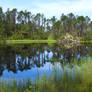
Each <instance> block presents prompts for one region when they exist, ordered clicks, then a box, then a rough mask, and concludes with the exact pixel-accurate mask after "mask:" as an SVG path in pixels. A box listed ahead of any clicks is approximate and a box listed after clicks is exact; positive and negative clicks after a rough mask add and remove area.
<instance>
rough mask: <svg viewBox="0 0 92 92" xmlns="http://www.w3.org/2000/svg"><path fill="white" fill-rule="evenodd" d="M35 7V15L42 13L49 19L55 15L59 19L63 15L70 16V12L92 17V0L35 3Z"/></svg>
mask: <svg viewBox="0 0 92 92" xmlns="http://www.w3.org/2000/svg"><path fill="white" fill-rule="evenodd" d="M34 5H35V6H36V7H37V8H36V9H33V10H32V11H33V12H34V13H37V12H41V13H44V14H45V15H46V16H47V17H51V16H54V15H55V16H57V17H59V16H60V15H61V14H62V13H65V14H68V13H70V12H73V13H75V14H77V15H84V16H87V15H88V16H90V17H92V0H75V1H70V0H68V1H67V0H63V1H60V2H59V1H58V2H53V3H34Z"/></svg>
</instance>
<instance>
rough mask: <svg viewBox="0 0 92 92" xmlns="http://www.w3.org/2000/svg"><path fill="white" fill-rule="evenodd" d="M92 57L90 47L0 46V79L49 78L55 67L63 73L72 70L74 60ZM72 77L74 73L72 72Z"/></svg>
mask: <svg viewBox="0 0 92 92" xmlns="http://www.w3.org/2000/svg"><path fill="white" fill-rule="evenodd" d="M91 56H92V47H91V45H82V46H79V47H76V48H72V49H66V48H61V47H59V46H57V45H56V44H30V45H23V44H22V45H11V46H0V79H2V78H5V79H11V78H13V79H17V80H20V79H25V80H26V79H28V78H30V79H31V80H32V81H34V80H35V79H36V78H37V77H38V75H39V76H40V77H41V76H42V75H46V76H47V77H49V76H51V75H52V73H53V70H54V69H55V68H56V67H57V68H58V71H59V70H61V72H62V73H63V67H64V66H67V65H70V64H71V68H73V62H74V60H77V64H80V62H81V61H80V60H81V58H82V59H88V58H89V57H91ZM72 76H74V72H72Z"/></svg>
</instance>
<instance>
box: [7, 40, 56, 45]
mask: <svg viewBox="0 0 92 92" xmlns="http://www.w3.org/2000/svg"><path fill="white" fill-rule="evenodd" d="M6 43H8V44H28V43H56V40H7V41H6Z"/></svg>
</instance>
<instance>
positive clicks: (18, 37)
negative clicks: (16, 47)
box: [9, 32, 24, 40]
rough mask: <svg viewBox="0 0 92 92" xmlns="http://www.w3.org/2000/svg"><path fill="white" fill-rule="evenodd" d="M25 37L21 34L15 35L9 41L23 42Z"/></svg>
mask: <svg viewBox="0 0 92 92" xmlns="http://www.w3.org/2000/svg"><path fill="white" fill-rule="evenodd" d="M23 38H24V36H23V35H22V34H21V33H18V32H17V33H13V34H12V36H11V37H9V40H13V39H15V40H22V39H23Z"/></svg>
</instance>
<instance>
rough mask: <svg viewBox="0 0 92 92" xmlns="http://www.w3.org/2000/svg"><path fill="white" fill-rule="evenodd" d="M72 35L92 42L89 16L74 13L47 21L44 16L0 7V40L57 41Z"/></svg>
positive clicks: (91, 26) (91, 27) (91, 24)
mask: <svg viewBox="0 0 92 92" xmlns="http://www.w3.org/2000/svg"><path fill="white" fill-rule="evenodd" d="M65 33H70V34H74V35H77V36H78V37H82V38H83V39H85V40H91V39H92V37H91V35H92V21H91V18H89V17H88V16H78V15H74V14H73V13H69V14H67V15H65V14H61V16H60V19H57V18H56V17H55V16H53V17H52V18H49V19H47V18H46V17H45V16H44V14H40V13H37V14H32V13H31V12H29V11H27V10H25V11H18V10H17V9H16V8H14V9H12V10H10V9H9V8H8V9H7V11H6V12H4V11H3V9H2V7H0V39H1V40H2V39H6V40H24V39H29V40H46V39H50V40H56V39H58V38H59V37H61V36H62V35H64V34H65Z"/></svg>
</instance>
